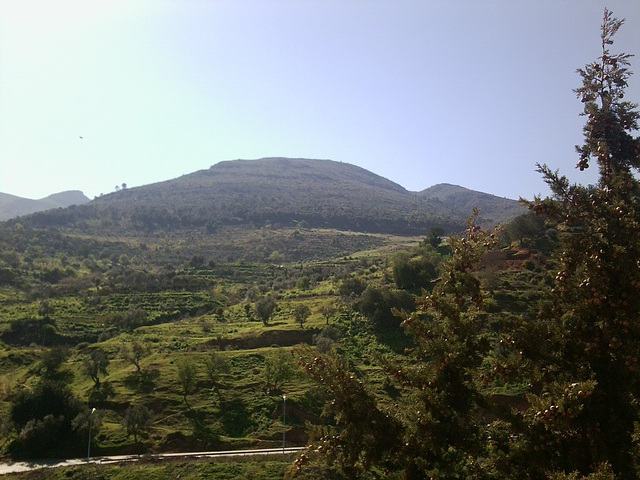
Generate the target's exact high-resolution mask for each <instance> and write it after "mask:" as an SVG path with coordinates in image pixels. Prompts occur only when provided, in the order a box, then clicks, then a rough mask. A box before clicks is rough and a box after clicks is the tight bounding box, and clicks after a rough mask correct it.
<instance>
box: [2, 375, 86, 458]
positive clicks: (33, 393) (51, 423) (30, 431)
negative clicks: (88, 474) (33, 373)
mask: <svg viewBox="0 0 640 480" xmlns="http://www.w3.org/2000/svg"><path fill="white" fill-rule="evenodd" d="M80 411H81V406H80V401H79V400H78V399H77V398H76V397H75V396H74V395H73V392H72V391H71V389H70V388H69V386H67V385H65V384H63V383H61V382H58V381H52V380H49V379H44V380H42V381H40V382H38V384H37V385H36V386H35V388H34V389H33V390H26V389H25V390H22V391H20V393H18V394H17V395H16V396H15V398H14V399H13V400H12V403H11V411H10V418H11V420H12V421H13V424H14V426H15V428H16V430H17V431H18V439H17V441H16V444H15V445H14V446H15V447H16V451H17V452H18V453H19V454H21V455H25V456H28V457H41V456H44V455H50V454H53V453H54V452H59V451H61V450H63V449H64V446H65V445H68V444H69V443H70V442H72V440H73V427H72V421H73V419H74V418H75V417H76V416H77V415H78V413H79V412H80Z"/></svg>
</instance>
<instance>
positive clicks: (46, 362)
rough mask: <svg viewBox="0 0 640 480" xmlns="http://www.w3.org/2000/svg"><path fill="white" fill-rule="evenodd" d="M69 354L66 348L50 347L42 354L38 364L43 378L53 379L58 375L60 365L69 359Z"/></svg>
mask: <svg viewBox="0 0 640 480" xmlns="http://www.w3.org/2000/svg"><path fill="white" fill-rule="evenodd" d="M70 354H71V352H70V351H69V349H68V348H67V347H60V346H58V347H52V348H49V349H47V350H45V351H44V352H42V358H41V359H40V364H41V365H42V369H43V370H44V372H43V376H45V377H49V378H53V377H55V376H57V374H58V373H59V370H60V367H62V364H63V363H64V362H65V361H66V360H67V359H68V358H69V355H70Z"/></svg>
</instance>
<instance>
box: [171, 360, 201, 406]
mask: <svg viewBox="0 0 640 480" xmlns="http://www.w3.org/2000/svg"><path fill="white" fill-rule="evenodd" d="M176 366H177V369H178V372H177V374H178V383H179V384H180V393H181V394H182V398H183V400H184V403H185V404H186V405H187V407H189V408H190V406H189V402H188V401H187V396H188V395H191V394H192V393H193V392H194V391H195V389H196V384H197V382H196V380H197V376H198V365H197V364H196V362H195V361H194V360H193V359H192V358H188V357H185V358H181V359H180V360H179V361H178V362H177V363H176Z"/></svg>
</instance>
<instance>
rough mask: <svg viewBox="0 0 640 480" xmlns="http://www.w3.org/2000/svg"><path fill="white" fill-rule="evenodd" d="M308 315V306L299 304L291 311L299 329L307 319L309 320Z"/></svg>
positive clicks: (309, 312) (309, 310)
mask: <svg viewBox="0 0 640 480" xmlns="http://www.w3.org/2000/svg"><path fill="white" fill-rule="evenodd" d="M310 315H311V309H310V308H309V306H308V305H304V304H302V303H300V304H298V305H296V306H295V308H294V309H293V316H294V317H295V318H296V322H298V323H299V324H300V328H302V327H303V326H304V323H305V322H306V321H307V318H309V316H310Z"/></svg>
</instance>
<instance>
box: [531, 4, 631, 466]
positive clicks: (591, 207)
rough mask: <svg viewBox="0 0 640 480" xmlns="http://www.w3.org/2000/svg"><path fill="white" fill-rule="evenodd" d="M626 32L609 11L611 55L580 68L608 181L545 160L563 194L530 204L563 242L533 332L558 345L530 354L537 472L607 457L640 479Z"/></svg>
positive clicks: (606, 35)
mask: <svg viewBox="0 0 640 480" xmlns="http://www.w3.org/2000/svg"><path fill="white" fill-rule="evenodd" d="M621 25H622V21H619V20H617V19H615V18H614V17H613V16H612V15H611V12H609V11H607V10H605V17H604V22H603V26H602V55H601V56H600V57H599V59H598V61H596V62H594V63H591V64H588V65H587V66H586V67H585V68H584V69H580V70H579V73H580V75H581V76H582V79H583V86H582V87H580V88H578V89H577V90H576V94H577V96H578V98H579V99H580V100H581V101H582V102H583V103H584V116H585V117H586V118H587V123H586V126H585V128H584V136H585V142H584V144H583V146H581V147H578V148H577V150H578V152H579V154H580V160H579V162H578V167H579V168H580V170H583V169H585V168H588V167H589V166H590V163H591V162H592V161H595V162H596V163H597V165H598V169H599V173H600V177H599V180H598V183H597V184H596V185H595V186H590V187H583V186H579V185H571V184H569V182H568V180H567V179H566V178H565V177H561V176H559V175H558V174H557V173H554V172H552V171H551V170H550V169H549V168H548V167H547V166H544V165H543V166H540V167H539V171H540V172H541V173H542V175H543V177H544V180H545V182H546V183H547V184H548V185H549V187H550V188H551V190H552V192H553V194H554V197H553V198H548V199H544V200H543V199H540V198H536V199H535V200H534V201H533V202H531V203H530V204H529V206H530V208H531V209H532V210H533V211H534V212H536V213H538V214H545V215H548V216H549V217H550V218H551V219H553V220H554V221H556V222H558V224H559V227H558V228H559V230H560V242H561V248H560V253H559V256H558V272H557V274H556V276H555V281H554V288H553V290H552V291H551V293H550V296H549V302H548V303H547V304H546V305H545V308H544V309H543V310H542V311H541V313H540V315H539V320H538V322H536V324H535V325H534V327H535V328H536V331H537V332H539V334H540V335H541V336H542V338H543V341H544V343H545V344H546V345H548V347H547V348H546V349H544V350H542V351H539V352H535V353H536V355H535V356H533V357H532V358H531V361H532V362H534V363H533V364H534V365H536V367H537V370H536V372H537V373H538V375H537V382H536V385H535V387H536V392H539V393H540V395H538V396H536V397H532V399H531V403H532V409H531V411H530V412H528V413H527V416H526V417H525V419H526V420H527V421H528V423H527V429H526V430H525V432H524V433H523V435H524V437H525V438H527V439H529V441H530V442H532V443H533V442H536V441H537V442H538V443H539V445H538V450H539V452H540V453H539V454H538V455H532V456H531V457H529V460H531V463H530V464H527V465H526V466H525V467H523V468H527V469H529V470H530V471H531V472H532V475H534V474H535V472H538V475H542V471H543V470H559V471H565V472H572V471H578V472H580V473H582V474H587V473H590V472H595V471H597V469H598V468H599V466H600V465H603V464H604V463H605V462H608V463H609V464H610V465H611V468H612V470H613V472H614V473H615V474H616V475H618V476H619V477H620V478H637V476H638V474H639V472H638V469H637V457H636V455H637V453H638V452H637V443H636V440H635V439H634V435H635V431H636V425H637V422H638V421H640V410H639V408H638V401H637V399H638V398H639V397H640V368H639V367H640V365H639V364H638V352H639V351H640V295H638V288H639V286H640V270H638V265H640V243H639V242H638V239H639V238H640V202H639V198H640V184H639V182H638V180H637V178H636V176H635V175H634V171H635V173H636V174H637V170H638V167H639V166H640V140H639V139H638V138H634V137H632V135H631V132H632V131H633V130H635V129H637V127H638V123H637V122H638V119H639V118H640V114H639V113H638V112H637V111H636V110H635V108H636V107H637V106H636V105H635V104H632V103H629V102H626V101H624V100H623V98H624V89H625V87H626V86H627V79H628V78H629V75H630V72H629V71H628V69H627V66H628V64H629V62H628V59H629V57H630V56H629V55H626V54H612V53H611V52H610V51H609V46H610V45H611V44H612V43H613V35H614V34H615V33H616V31H617V30H618V29H619V28H620V26H621ZM525 338H526V337H525ZM549 412H552V413H551V414H549ZM540 439H543V441H539V440H540Z"/></svg>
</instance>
